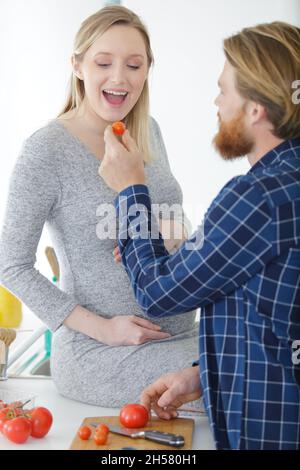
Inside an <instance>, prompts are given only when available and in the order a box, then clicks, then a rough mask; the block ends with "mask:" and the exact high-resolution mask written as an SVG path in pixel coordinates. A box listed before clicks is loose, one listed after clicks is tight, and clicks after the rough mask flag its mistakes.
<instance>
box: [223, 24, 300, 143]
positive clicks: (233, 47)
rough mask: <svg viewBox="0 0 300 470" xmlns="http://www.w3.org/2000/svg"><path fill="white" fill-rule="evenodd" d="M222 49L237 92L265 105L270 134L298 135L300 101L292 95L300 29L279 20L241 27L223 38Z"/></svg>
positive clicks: (298, 75)
mask: <svg viewBox="0 0 300 470" xmlns="http://www.w3.org/2000/svg"><path fill="white" fill-rule="evenodd" d="M224 52H225V55H226V58H227V59H228V61H229V62H230V64H231V65H232V66H233V67H234V68H235V72H236V85H237V89H238V91H239V93H240V94H241V95H242V96H243V97H244V98H246V99H249V100H252V101H255V102H258V103H260V104H262V105H263V106H264V107H265V109H266V111H267V114H268V119H269V121H270V122H271V123H272V124H273V127H274V130H273V134H274V135H276V136H277V137H279V138H282V139H284V140H286V139H292V138H297V137H300V105H299V104H297V103H294V102H293V99H292V95H293V89H292V84H293V82H295V80H297V79H300V29H299V28H297V27H296V26H292V25H290V24H288V23H284V22H280V21H276V22H273V23H266V24H260V25H257V26H255V27H253V28H244V29H243V30H242V31H241V32H240V33H238V34H236V35H234V36H231V37H229V38H227V39H225V41H224Z"/></svg>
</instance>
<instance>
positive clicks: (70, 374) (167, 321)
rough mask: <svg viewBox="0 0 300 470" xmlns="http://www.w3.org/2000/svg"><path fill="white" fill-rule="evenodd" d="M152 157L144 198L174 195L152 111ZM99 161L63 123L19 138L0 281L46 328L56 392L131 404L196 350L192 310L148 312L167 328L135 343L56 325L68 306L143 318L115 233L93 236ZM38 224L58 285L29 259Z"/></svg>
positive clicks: (107, 194)
mask: <svg viewBox="0 0 300 470" xmlns="http://www.w3.org/2000/svg"><path fill="white" fill-rule="evenodd" d="M150 126H151V128H150V131H151V144H152V150H153V152H154V153H155V154H156V157H157V158H156V160H155V161H154V162H153V163H151V164H148V165H146V179H147V184H148V186H149V188H150V194H151V198H152V203H157V204H160V203H168V204H174V203H179V204H181V203H182V193H181V190H180V187H179V185H178V183H177V181H176V180H175V179H174V177H173V175H172V173H171V171H170V167H169V163H168V159H167V155H166V151H165V148H164V144H163V140H162V137H161V133H160V129H159V127H158V125H157V123H156V121H154V119H152V118H151V121H150ZM98 167H99V160H97V158H96V157H95V156H94V155H93V154H91V153H90V152H89V150H88V149H87V147H86V146H85V144H84V143H83V142H82V141H80V140H79V139H77V138H76V137H75V136H73V135H72V134H71V133H70V132H69V131H68V130H67V129H66V127H64V125H63V124H62V123H61V121H58V120H53V121H50V122H49V123H47V125H45V126H44V127H42V128H40V129H39V130H37V131H36V132H35V133H34V134H32V135H31V136H30V137H29V138H27V139H26V140H25V142H24V144H23V146H22V150H21V152H20V155H19V157H18V159H17V162H16V165H15V168H14V171H13V173H12V176H11V179H10V188H9V194H8V201H7V209H6V215H5V218H4V224H3V228H2V235H1V242H0V282H1V283H2V284H3V285H4V286H6V287H7V288H8V289H9V290H11V291H12V292H13V293H14V294H15V295H16V296H17V297H19V298H20V299H21V300H22V301H23V302H24V303H25V304H26V305H27V306H28V307H29V308H30V309H31V310H32V311H33V312H34V313H35V314H36V315H37V316H38V317H39V318H40V319H41V320H42V321H43V322H45V323H46V324H47V325H48V327H49V328H50V329H51V330H52V331H54V332H55V333H54V337H53V347H52V356H51V372H52V376H53V379H54V382H55V384H56V386H57V389H58V391H59V392H60V393H61V394H62V395H64V396H67V397H69V398H73V399H75V400H79V401H83V402H86V403H90V404H94V405H99V406H108V407H120V406H122V405H123V404H124V403H128V402H131V403H132V402H136V401H138V399H139V396H140V393H141V391H142V390H143V388H144V387H145V386H147V385H148V384H150V383H151V382H152V381H154V380H155V379H157V378H158V377H160V376H161V375H162V374H165V373H168V372H171V371H177V370H178V369H181V368H184V367H189V366H191V364H192V362H193V361H194V360H195V359H197V358H198V324H197V323H195V313H196V312H190V313H186V314H184V315H179V316H173V317H169V318H168V317H165V318H156V319H154V320H153V321H154V322H155V323H157V324H159V325H161V326H162V331H166V332H169V333H170V334H171V335H172V336H171V337H170V338H168V339H165V340H158V341H157V340H156V341H152V342H150V343H146V344H143V345H139V346H117V347H116V346H114V347H113V346H108V345H106V344H104V343H100V342H97V341H95V340H94V339H91V338H90V337H88V336H86V335H84V334H82V333H78V332H75V331H73V330H71V329H68V328H67V327H65V326H64V325H62V323H63V321H64V320H65V318H66V317H67V316H68V314H69V313H70V312H71V311H72V310H73V309H74V307H75V306H76V305H82V306H83V307H85V308H87V309H89V310H90V311H92V312H94V313H97V314H99V315H102V316H104V317H106V318H111V317H113V316H115V315H138V316H141V317H145V314H144V313H143V312H142V311H141V309H140V308H139V306H138V305H137V303H136V301H135V298H134V295H133V292H132V290H131V286H130V283H129V280H128V278H127V275H126V273H125V270H124V268H123V266H122V265H121V264H120V263H115V261H114V258H113V254H112V251H113V249H114V247H115V245H116V240H113V239H106V240H100V239H99V238H98V237H97V234H96V229H97V224H98V222H99V217H98V216H97V214H96V212H97V208H98V206H99V205H100V204H101V203H113V201H114V199H115V197H116V193H115V192H114V191H113V190H111V189H109V188H108V187H107V186H106V184H105V183H104V181H103V180H102V179H101V178H100V177H99V175H98ZM44 224H46V226H47V228H48V230H49V233H50V236H51V240H52V243H53V247H54V249H55V251H56V254H57V257H58V261H59V265H60V271H61V283H60V286H59V288H58V287H57V286H55V285H53V284H52V283H51V282H50V281H49V280H48V279H46V278H45V277H44V276H43V275H42V274H41V273H39V271H37V270H36V269H35V267H34V265H35V261H36V249H37V245H38V242H39V240H40V236H41V232H42V229H43V226H44Z"/></svg>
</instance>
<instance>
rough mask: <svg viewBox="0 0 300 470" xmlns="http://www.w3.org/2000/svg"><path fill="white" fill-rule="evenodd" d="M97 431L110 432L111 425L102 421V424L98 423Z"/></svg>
mask: <svg viewBox="0 0 300 470" xmlns="http://www.w3.org/2000/svg"><path fill="white" fill-rule="evenodd" d="M95 432H96V433H99V432H100V433H102V432H103V433H106V434H108V433H109V427H108V426H106V424H103V423H100V424H98V426H97V427H96V431H95Z"/></svg>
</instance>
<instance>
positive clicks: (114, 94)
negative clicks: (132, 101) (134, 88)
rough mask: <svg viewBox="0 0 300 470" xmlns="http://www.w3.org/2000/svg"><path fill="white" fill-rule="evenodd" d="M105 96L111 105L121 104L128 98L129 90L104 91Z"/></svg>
mask: <svg viewBox="0 0 300 470" xmlns="http://www.w3.org/2000/svg"><path fill="white" fill-rule="evenodd" d="M102 93H103V96H104V98H105V99H106V101H107V102H108V103H109V104H110V105H111V106H121V105H122V104H123V103H124V101H125V100H126V98H127V95H128V92H127V91H108V90H103V91H102Z"/></svg>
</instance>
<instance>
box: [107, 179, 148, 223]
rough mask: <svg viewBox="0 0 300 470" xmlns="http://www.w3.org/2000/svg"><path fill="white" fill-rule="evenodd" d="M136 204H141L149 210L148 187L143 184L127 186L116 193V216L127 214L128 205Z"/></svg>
mask: <svg viewBox="0 0 300 470" xmlns="http://www.w3.org/2000/svg"><path fill="white" fill-rule="evenodd" d="M136 204H143V205H144V206H145V207H146V208H147V209H148V211H150V210H151V201H150V195H149V189H148V187H147V186H146V185H144V184H135V185H134V186H128V188H126V189H123V191H121V192H120V193H119V194H118V196H117V198H116V200H115V208H116V211H117V216H127V215H128V211H129V209H130V207H131V206H134V205H136Z"/></svg>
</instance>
